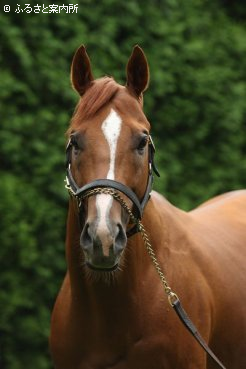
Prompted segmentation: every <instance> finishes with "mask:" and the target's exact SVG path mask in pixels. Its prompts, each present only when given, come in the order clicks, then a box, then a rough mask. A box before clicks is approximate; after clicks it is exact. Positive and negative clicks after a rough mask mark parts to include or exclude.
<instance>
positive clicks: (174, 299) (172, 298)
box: [66, 186, 226, 369]
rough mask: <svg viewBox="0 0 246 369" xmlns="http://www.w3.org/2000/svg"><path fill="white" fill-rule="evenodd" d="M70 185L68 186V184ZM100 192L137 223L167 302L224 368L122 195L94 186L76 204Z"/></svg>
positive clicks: (224, 368)
mask: <svg viewBox="0 0 246 369" xmlns="http://www.w3.org/2000/svg"><path fill="white" fill-rule="evenodd" d="M69 187H70V186H69ZM69 187H68V186H66V188H67V189H68V190H70V188H69ZM100 194H106V195H111V196H113V198H114V199H115V200H117V201H118V202H119V203H120V204H121V206H122V207H123V209H125V211H126V212H127V213H128V214H129V217H130V220H131V222H132V223H135V224H137V227H138V230H139V232H140V233H141V236H142V238H143V241H144V245H145V248H146V250H147V252H148V254H149V256H150V258H151V260H152V262H153V264H154V267H155V269H156V271H157V273H158V275H159V277H160V280H161V282H162V285H163V287H164V291H165V293H166V295H167V298H168V302H169V304H170V305H171V306H172V308H174V310H175V312H176V314H177V315H178V317H179V319H180V320H181V322H182V323H183V324H184V326H185V328H186V329H188V331H189V332H190V333H191V334H192V335H193V336H194V338H195V339H196V340H197V342H198V343H199V344H200V346H201V347H202V348H203V349H204V350H205V351H206V352H207V353H208V354H209V355H210V357H211V358H212V359H213V360H214V362H215V363H216V364H217V365H218V366H219V367H220V368H222V369H226V367H225V366H224V365H223V364H222V363H221V361H220V360H219V359H218V358H217V356H216V355H215V354H214V353H213V351H212V350H211V349H210V348H209V347H208V345H207V343H206V342H205V340H204V339H203V338H202V337H201V335H200V334H199V332H198V330H197V328H196V327H195V325H194V324H193V322H192V321H191V320H190V318H189V316H188V315H187V313H186V312H185V310H184V308H183V307H182V305H181V302H180V300H179V298H178V296H177V294H176V293H175V292H173V291H172V289H171V287H170V286H169V284H168V282H167V279H166V277H165V275H164V273H163V272H162V269H161V267H160V264H159V262H158V260H157V258H156V255H155V252H154V250H153V248H152V246H151V243H150V240H149V237H148V235H147V232H146V230H145V228H144V226H143V224H142V222H141V221H140V220H139V219H137V218H136V217H135V216H134V215H133V213H132V211H131V209H130V208H129V206H128V205H127V204H126V202H125V201H124V200H123V199H122V197H121V196H120V195H119V193H118V192H117V191H115V190H114V189H111V188H101V187H100V188H95V189H93V190H89V191H87V192H86V193H85V194H84V195H82V196H81V197H80V198H79V199H78V206H79V207H80V206H81V203H82V200H83V199H85V198H86V197H90V196H94V195H100Z"/></svg>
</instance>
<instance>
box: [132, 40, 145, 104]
mask: <svg viewBox="0 0 246 369" xmlns="http://www.w3.org/2000/svg"><path fill="white" fill-rule="evenodd" d="M126 75H127V83H126V86H127V87H128V88H129V89H130V90H131V91H133V92H134V93H135V94H136V95H137V96H138V97H139V96H140V95H141V94H142V92H144V91H145V90H146V89H147V87H148V84H149V66H148V62H147V59H146V56H145V55H144V52H143V50H142V49H141V47H139V46H138V45H136V46H134V48H133V51H132V55H131V56H130V58H129V60H128V63H127V67H126Z"/></svg>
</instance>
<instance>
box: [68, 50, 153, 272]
mask: <svg viewBox="0 0 246 369" xmlns="http://www.w3.org/2000/svg"><path fill="white" fill-rule="evenodd" d="M126 75H127V82H126V85H125V86H121V85H119V84H118V83H116V82H115V81H114V79H113V78H109V77H104V78H101V79H96V80H95V79H94V78H93V74H92V70H91V63H90V59H89V57H88V54H87V53H86V50H85V47H84V46H81V47H80V48H79V49H78V50H77V51H76V53H75V55H74V58H73V62H72V67H71V80H72V85H73V87H74V89H75V90H76V91H77V92H78V93H79V95H80V100H79V103H78V105H77V108H76V110H75V113H74V116H73V118H72V121H71V125H70V128H69V131H68V133H69V141H68V146H67V156H68V160H67V169H68V177H67V182H68V186H69V187H70V189H71V187H73V186H74V190H73V191H71V192H72V194H74V195H75V196H76V197H77V199H79V204H80V206H79V210H78V211H79V213H80V220H79V221H80V226H81V235H80V246H81V248H82V250H83V253H84V259H85V264H86V265H87V266H88V267H89V268H91V269H94V270H99V271H102V270H103V271H111V270H114V269H116V268H117V267H118V266H119V265H120V263H121V256H122V254H123V251H124V249H125V247H126V244H127V230H128V227H129V224H128V223H129V216H128V214H127V212H126V211H125V210H124V209H123V208H122V206H121V204H120V203H119V202H118V201H116V200H115V199H114V198H113V197H112V196H111V195H110V194H107V193H97V194H96V195H95V196H90V197H88V198H86V199H84V200H83V201H81V197H82V194H83V193H84V192H85V191H84V190H85V189H86V190H88V189H91V188H92V187H93V188H94V187H95V186H94V184H96V187H97V185H98V186H99V187H100V186H101V185H102V184H103V186H104V187H105V186H106V187H113V188H116V189H117V190H118V191H119V192H120V195H121V197H122V198H123V200H124V201H125V203H126V204H127V206H129V208H131V209H133V211H135V212H136V210H138V217H140V216H141V214H140V213H141V211H142V209H141V205H142V207H143V206H145V204H146V202H147V199H148V197H149V192H150V184H152V176H151V177H150V175H151V174H150V165H151V159H152V153H153V144H152V140H151V138H150V135H149V131H150V124H149V122H148V120H147V118H146V117H145V115H144V113H143V109H142V106H143V96H142V95H143V92H144V91H145V90H146V88H147V86H148V82H149V69H148V63H147V60H146V57H145V55H144V53H143V51H142V49H141V48H140V47H139V46H135V47H134V49H133V52H132V54H131V56H130V58H129V61H128V63H127V67H126ZM150 182H151V183H150ZM91 183H92V184H93V186H91V185H90V184H91ZM107 184H108V186H107ZM101 187H102V186H101ZM83 189H84V190H83ZM143 201H144V205H143V204H141V202H143Z"/></svg>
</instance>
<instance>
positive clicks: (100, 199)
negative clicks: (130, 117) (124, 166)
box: [96, 109, 122, 254]
mask: <svg viewBox="0 0 246 369" xmlns="http://www.w3.org/2000/svg"><path fill="white" fill-rule="evenodd" d="M121 124H122V120H121V118H120V117H119V115H118V114H117V113H116V112H115V111H114V110H113V109H111V111H110V114H109V115H108V117H107V118H106V119H105V120H104V122H103V123H102V131H103V134H104V136H105V138H106V140H107V142H108V146H109V153H110V161H109V169H108V173H107V179H112V180H114V179H115V158H116V150H117V143H118V138H119V136H120V131H121ZM112 203H113V198H112V196H110V195H105V194H101V195H97V197H96V207H97V214H98V227H97V231H99V234H100V237H101V242H102V245H103V249H104V251H105V253H106V254H108V250H107V247H106V246H110V244H111V243H112V240H111V239H108V236H107V235H109V229H108V226H107V218H108V214H109V212H110V209H111V207H112ZM104 246H105V247H104Z"/></svg>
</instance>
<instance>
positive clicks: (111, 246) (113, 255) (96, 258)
mask: <svg viewBox="0 0 246 369" xmlns="http://www.w3.org/2000/svg"><path fill="white" fill-rule="evenodd" d="M126 243H127V236H126V232H125V230H124V228H123V226H122V225H121V224H120V223H117V224H114V223H112V222H110V223H109V224H108V225H107V227H100V226H99V225H98V223H97V222H96V221H93V222H90V223H89V222H87V223H86V224H85V226H84V228H83V230H82V233H81V236H80V245H81V248H82V250H83V252H84V257H85V264H86V265H87V266H88V267H89V268H90V269H92V270H97V271H112V270H115V269H117V267H118V265H119V263H120V258H121V255H122V252H123V250H124V248H125V246H126Z"/></svg>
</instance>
